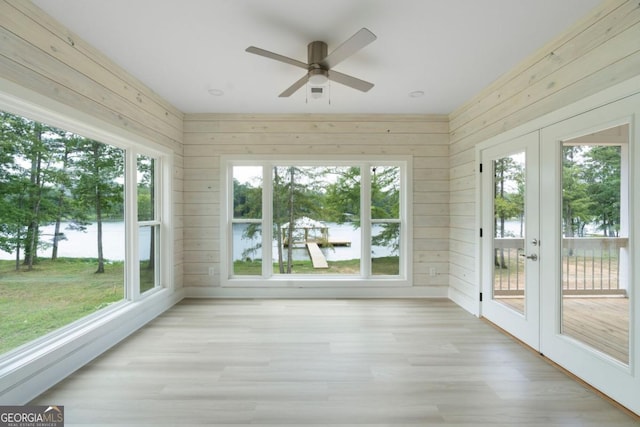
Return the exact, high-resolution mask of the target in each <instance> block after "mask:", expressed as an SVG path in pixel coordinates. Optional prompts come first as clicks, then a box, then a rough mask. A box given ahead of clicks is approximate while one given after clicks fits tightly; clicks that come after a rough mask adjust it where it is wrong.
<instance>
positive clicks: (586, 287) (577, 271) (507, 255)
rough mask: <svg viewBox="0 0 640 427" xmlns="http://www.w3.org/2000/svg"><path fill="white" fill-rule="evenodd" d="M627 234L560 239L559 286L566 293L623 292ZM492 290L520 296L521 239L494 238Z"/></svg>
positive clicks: (522, 282) (522, 276)
mask: <svg viewBox="0 0 640 427" xmlns="http://www.w3.org/2000/svg"><path fill="white" fill-rule="evenodd" d="M628 245H629V239H628V238H626V237H570V238H563V239H562V286H563V293H564V294H565V295H569V294H576V295H618V294H621V295H625V294H626V286H625V282H626V278H625V277H624V276H623V275H622V272H623V271H625V270H626V268H625V267H622V268H621V263H623V265H624V263H625V262H627V261H625V256H626V251H627V247H628ZM494 248H495V254H494V256H495V259H494V263H495V270H494V272H495V274H494V292H495V294H496V295H504V296H506V295H522V294H523V293H524V290H525V274H524V268H525V263H524V261H525V258H524V256H523V255H525V251H524V239H521V238H496V239H494Z"/></svg>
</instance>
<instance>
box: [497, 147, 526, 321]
mask: <svg viewBox="0 0 640 427" xmlns="http://www.w3.org/2000/svg"><path fill="white" fill-rule="evenodd" d="M493 171H494V200H493V207H494V235H493V253H494V257H495V259H494V263H493V264H494V275H493V298H494V299H495V300H496V301H499V302H501V303H503V304H506V305H508V306H509V307H511V308H512V309H514V310H516V311H518V312H520V313H524V307H525V303H524V299H525V264H526V263H525V258H524V256H522V255H524V236H525V234H524V233H525V217H524V212H525V210H524V209H525V206H524V201H525V190H526V188H525V179H524V178H525V153H524V152H520V153H516V154H513V155H511V156H507V157H503V158H500V159H497V160H495V161H494V162H493Z"/></svg>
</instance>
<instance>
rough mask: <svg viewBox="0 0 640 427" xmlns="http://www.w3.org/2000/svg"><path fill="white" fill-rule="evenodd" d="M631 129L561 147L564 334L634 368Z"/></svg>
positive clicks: (618, 129) (603, 133)
mask: <svg viewBox="0 0 640 427" xmlns="http://www.w3.org/2000/svg"><path fill="white" fill-rule="evenodd" d="M628 147H629V126H628V125H622V126H617V127H615V128H611V129H607V130H603V131H600V132H597V133H593V134H590V135H586V136H583V137H580V138H575V139H571V140H568V141H564V142H563V145H562V154H563V173H562V229H563V230H562V232H563V233H562V234H563V236H562V333H563V334H565V335H568V336H570V337H572V338H574V339H577V340H579V341H581V342H582V343H584V344H586V345H588V346H590V347H593V348H595V349H596V350H598V351H601V352H603V353H605V354H607V355H609V356H611V357H614V358H615V359H617V360H619V361H621V362H623V363H625V364H628V363H629V298H628V297H629V296H628V289H629V279H630V261H629V247H630V242H629V212H628V211H629V202H628V201H629V191H628V188H629V183H628V181H629V166H628V157H629V156H628V152H629V151H628Z"/></svg>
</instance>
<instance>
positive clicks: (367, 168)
mask: <svg viewBox="0 0 640 427" xmlns="http://www.w3.org/2000/svg"><path fill="white" fill-rule="evenodd" d="M360 225H361V226H360V232H361V236H362V237H361V239H362V243H361V251H360V275H361V276H362V277H364V278H369V277H371V165H370V164H368V163H364V164H362V165H361V166H360Z"/></svg>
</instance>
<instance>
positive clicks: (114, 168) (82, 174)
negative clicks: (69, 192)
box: [74, 139, 124, 273]
mask: <svg viewBox="0 0 640 427" xmlns="http://www.w3.org/2000/svg"><path fill="white" fill-rule="evenodd" d="M77 155H78V157H77V159H76V160H75V161H74V165H75V167H76V172H77V173H78V177H77V186H76V187H75V189H74V193H75V196H76V198H77V199H78V201H79V202H80V203H81V205H82V206H83V207H84V208H85V209H86V210H91V211H93V213H94V215H95V220H96V225H97V229H98V233H97V242H96V243H97V247H98V269H97V270H96V273H104V260H105V258H104V252H103V246H102V233H103V231H102V225H103V221H104V220H105V219H108V218H109V216H111V217H114V216H116V215H117V216H118V217H119V218H122V213H121V212H117V209H119V208H120V207H121V206H122V201H123V185H122V184H121V183H120V182H122V181H123V172H124V155H123V151H122V150H120V149H118V148H115V147H113V146H110V145H107V144H102V143H100V142H97V141H93V140H90V139H79V140H78V145H77ZM114 211H115V212H114Z"/></svg>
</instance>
